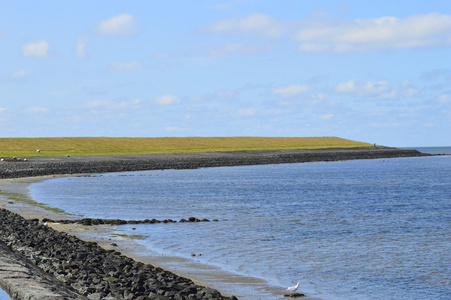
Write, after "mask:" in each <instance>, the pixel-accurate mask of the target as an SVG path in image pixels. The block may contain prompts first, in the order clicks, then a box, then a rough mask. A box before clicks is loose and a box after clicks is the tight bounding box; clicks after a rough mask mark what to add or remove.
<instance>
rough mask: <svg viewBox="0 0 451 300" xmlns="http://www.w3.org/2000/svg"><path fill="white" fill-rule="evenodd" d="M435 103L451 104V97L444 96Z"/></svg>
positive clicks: (439, 97)
mask: <svg viewBox="0 0 451 300" xmlns="http://www.w3.org/2000/svg"><path fill="white" fill-rule="evenodd" d="M435 102H437V103H439V104H447V103H451V96H450V95H447V94H442V95H440V96H438V97H437V98H436V99H435Z"/></svg>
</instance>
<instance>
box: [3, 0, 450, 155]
mask: <svg viewBox="0 0 451 300" xmlns="http://www.w3.org/2000/svg"><path fill="white" fill-rule="evenodd" d="M450 50H451V4H450V2H449V1H448V0H443V1H438V0H436V1H423V0H422V1H412V0H405V1H404V0H399V1H393V0H391V1H385V0H382V1H381V0H378V1H368V0H367V1H365V0H359V1H354V0H350V1H332V0H330V1H321V0H315V1H309V0H305V1H294V0H292V1H288V0H272V1H268V0H220V1H214V0H208V1H207V0H190V1H184V0H174V1H114V0H109V1H84V0H79V1H46V0H42V1H22V0H16V1H3V0H0V137H59V136H112V137H116V136H117V137H121V136H128V137H161V136H338V137H343V138H348V139H353V140H358V141H365V142H370V143H378V144H383V145H389V146H442V145H451V133H450V132H451V51H450Z"/></svg>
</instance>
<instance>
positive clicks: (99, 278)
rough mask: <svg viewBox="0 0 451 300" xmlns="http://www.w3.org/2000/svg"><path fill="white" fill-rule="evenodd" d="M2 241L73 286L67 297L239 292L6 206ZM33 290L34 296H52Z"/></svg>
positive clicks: (1, 213)
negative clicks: (132, 255) (130, 255)
mask: <svg viewBox="0 0 451 300" xmlns="http://www.w3.org/2000/svg"><path fill="white" fill-rule="evenodd" d="M2 244H3V245H6V247H7V248H8V249H9V250H11V251H13V252H14V253H16V255H18V256H21V257H23V258H26V259H27V260H28V262H30V263H31V264H32V265H34V266H36V267H38V268H39V269H40V270H42V271H44V272H45V273H47V274H50V275H52V276H54V277H55V278H56V279H57V280H58V281H59V282H61V283H63V284H64V285H65V286H66V287H67V288H68V289H69V290H68V291H66V295H64V296H60V297H61V298H58V297H56V298H52V299H85V297H86V298H87V299H161V300H163V299H193V300H194V299H233V298H234V297H232V298H229V297H224V296H222V295H221V294H220V293H219V292H218V291H217V290H214V289H211V288H208V287H203V286H199V285H197V284H195V283H193V281H191V280H190V279H187V278H183V277H180V276H177V275H175V274H173V273H171V272H168V271H165V270H163V269H161V268H157V267H153V266H152V265H148V264H143V263H141V262H136V261H134V260H133V259H131V258H128V257H126V256H123V255H121V254H120V253H119V252H117V251H115V250H105V249H103V248H101V247H100V246H98V245H97V244H96V243H92V242H85V241H82V240H80V239H79V238H77V237H75V236H72V235H69V234H66V233H64V232H59V231H56V230H54V229H52V228H50V227H48V226H45V225H42V224H41V223H40V222H39V220H37V219H35V220H26V219H24V218H23V217H21V216H19V215H18V214H15V213H12V212H10V211H8V210H6V209H0V246H1V245H2ZM8 249H7V250H8ZM29 268H30V269H31V268H32V267H29ZM39 269H38V270H39ZM34 272H35V275H33V276H36V277H39V276H42V277H46V276H47V275H46V274H41V275H39V274H36V272H38V273H39V271H36V269H35V270H34ZM27 276H31V275H27ZM16 280H17V278H16ZM1 283H2V279H1V278H0V284H1ZM2 284H3V285H5V286H6V290H7V291H9V293H10V294H11V295H13V296H16V299H25V297H24V296H23V295H24V294H25V295H26V293H24V291H21V290H20V288H14V287H13V286H11V283H10V282H3V283H2ZM70 290H73V291H76V292H77V293H78V294H79V295H78V296H75V295H76V293H74V292H73V291H72V294H70ZM21 295H22V296H21ZM29 296H30V295H29ZM31 296H33V297H31ZM31 296H30V298H28V299H50V298H46V297H43V298H39V297H37V295H31Z"/></svg>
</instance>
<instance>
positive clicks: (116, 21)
mask: <svg viewBox="0 0 451 300" xmlns="http://www.w3.org/2000/svg"><path fill="white" fill-rule="evenodd" d="M135 23H136V22H135V19H134V18H133V16H132V15H130V14H120V15H118V16H114V17H111V18H108V19H104V20H102V21H100V23H99V25H97V32H98V33H100V34H104V35H113V36H128V35H132V34H134V33H135V29H134V28H133V26H134V25H135Z"/></svg>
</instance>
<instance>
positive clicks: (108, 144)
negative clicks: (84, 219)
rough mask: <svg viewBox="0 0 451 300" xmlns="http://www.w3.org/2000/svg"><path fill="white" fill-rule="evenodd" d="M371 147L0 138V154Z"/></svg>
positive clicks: (285, 140) (323, 140)
mask: <svg viewBox="0 0 451 300" xmlns="http://www.w3.org/2000/svg"><path fill="white" fill-rule="evenodd" d="M370 146H373V144H369V143H364V142H357V141H352V140H348V139H343V138H338V137H161V138H127V137H117V138H116V137H114V138H113V137H59V138H0V157H35V156H42V157H52V156H67V155H70V156H104V155H133V154H166V153H196V152H222V151H243V150H291V149H324V148H354V147H370ZM37 150H39V153H38V152H37Z"/></svg>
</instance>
